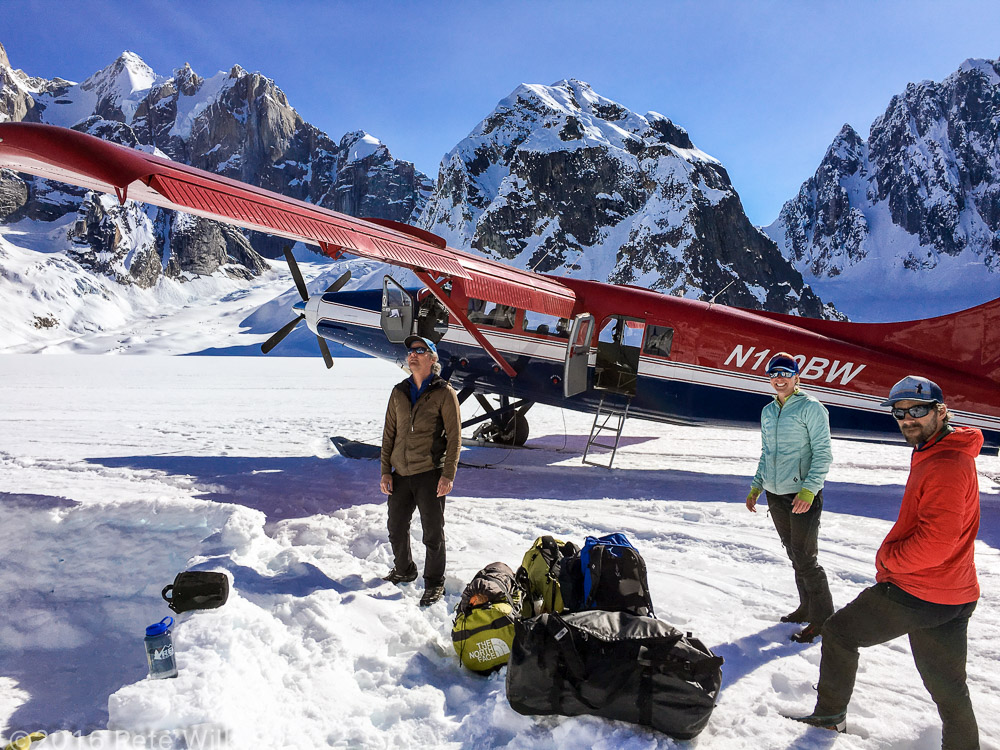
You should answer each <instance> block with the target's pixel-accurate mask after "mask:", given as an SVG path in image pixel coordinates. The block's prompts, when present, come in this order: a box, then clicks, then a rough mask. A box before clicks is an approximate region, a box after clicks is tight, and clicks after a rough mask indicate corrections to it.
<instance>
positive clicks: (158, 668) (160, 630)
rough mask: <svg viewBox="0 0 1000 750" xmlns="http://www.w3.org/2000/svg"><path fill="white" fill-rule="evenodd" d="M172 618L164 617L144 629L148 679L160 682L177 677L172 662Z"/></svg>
mask: <svg viewBox="0 0 1000 750" xmlns="http://www.w3.org/2000/svg"><path fill="white" fill-rule="evenodd" d="M173 624H174V618H173V617H164V618H163V619H162V620H160V621H159V622H157V623H155V624H153V625H150V626H149V627H148V628H146V637H145V638H144V639H143V640H144V641H145V643H146V661H147V662H149V677H150V679H153V680H162V679H164V678H167V677H176V676H177V662H175V661H174V641H173V639H172V638H171V637H170V626H171V625H173Z"/></svg>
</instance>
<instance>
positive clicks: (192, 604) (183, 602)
mask: <svg viewBox="0 0 1000 750" xmlns="http://www.w3.org/2000/svg"><path fill="white" fill-rule="evenodd" d="M168 593H170V594H171V595H170V596H167V594H168ZM162 596H163V600H164V601H165V602H166V603H167V604H168V605H169V606H170V609H172V610H173V611H174V612H177V613H180V612H187V611H188V610H190V609H215V608H216V607H221V606H222V605H223V604H225V603H226V599H228V598H229V577H228V576H227V575H226V574H225V573H213V572H211V571H207V570H185V571H184V572H183V573H178V574H177V577H176V578H174V582H173V583H172V584H171V585H169V586H165V587H164V589H163V593H162Z"/></svg>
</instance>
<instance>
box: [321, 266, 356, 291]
mask: <svg viewBox="0 0 1000 750" xmlns="http://www.w3.org/2000/svg"><path fill="white" fill-rule="evenodd" d="M350 280H351V269H347V270H346V271H344V273H342V274H341V275H340V278H339V279H337V280H336V281H335V282H333V283H332V284H330V286H328V287H327V288H326V292H324V294H330V293H332V292H339V291H340V290H341V289H343V288H344V284H346V283H347V282H348V281H350Z"/></svg>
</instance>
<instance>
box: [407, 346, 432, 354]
mask: <svg viewBox="0 0 1000 750" xmlns="http://www.w3.org/2000/svg"><path fill="white" fill-rule="evenodd" d="M429 351H430V349H428V348H427V347H426V346H415V347H413V348H412V349H410V350H409V352H410V354H427V352H429ZM407 356H409V355H407Z"/></svg>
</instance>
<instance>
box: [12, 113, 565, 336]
mask: <svg viewBox="0 0 1000 750" xmlns="http://www.w3.org/2000/svg"><path fill="white" fill-rule="evenodd" d="M0 166H2V167H7V168H9V169H13V170H15V171H19V172H26V173H28V174H33V175H36V176H38V177H43V178H46V179H52V180H57V181H60V182H67V183H70V184H72V185H78V186H80V187H83V188H87V189H89V190H96V191H100V192H103V193H109V194H113V195H116V196H117V197H118V200H119V201H122V202H124V201H125V200H126V199H128V198H132V199H134V200H138V201H143V202H145V203H150V204H152V205H154V206H160V207H162V208H169V209H173V210H176V211H184V212H186V213H189V214H195V215H197V216H204V217H206V218H209V219H214V220H216V221H221V222H224V223H227V224H233V225H235V226H239V227H243V228H245V229H253V230H257V231H261V232H266V233H268V234H274V235H277V236H280V237H285V238H287V239H290V240H293V241H298V242H304V243H306V244H310V245H318V246H319V247H320V248H321V249H322V250H323V251H324V252H325V253H327V254H328V255H330V256H332V257H339V256H340V254H341V253H348V254H350V255H357V256H360V257H362V258H370V259H372V260H379V261H383V262H386V263H391V264H392V265H395V266H400V267H402V268H409V269H410V270H412V271H415V272H418V274H419V273H425V272H426V273H431V274H436V275H444V276H450V277H457V278H460V279H463V280H464V282H465V289H466V292H467V293H468V294H469V295H470V296H473V297H478V298H482V299H490V300H494V301H497V302H503V303H505V304H510V305H514V306H516V307H521V308H525V309H530V310H536V311H538V312H543V313H546V314H548V315H556V316H559V317H567V318H568V317H571V315H572V311H573V305H574V303H575V300H576V295H575V294H574V293H573V292H572V291H571V290H570V289H569V288H568V287H566V286H564V285H563V284H560V283H559V282H558V281H556V280H554V279H549V278H545V277H542V276H540V275H538V274H534V273H531V272H529V271H524V270H521V269H517V268H512V267H511V266H507V265H504V264H502V263H498V262H495V261H491V260H488V259H486V258H481V257H478V256H475V255H471V254H469V253H464V252H461V251H459V250H455V249H453V248H449V247H447V245H446V243H445V242H444V240H443V239H441V238H440V237H437V236H436V235H433V234H431V233H430V232H425V231H423V230H419V229H416V228H414V227H409V226H407V225H405V224H399V223H397V222H390V221H381V220H375V221H372V220H365V219H358V218H355V217H352V216H348V215H346V214H341V213H337V212H336V211H331V210H329V209H326V208H322V207H320V206H315V205H312V204H311V203H305V202H303V201H298V200H294V199H292V198H286V197H285V196H282V195H279V194H277V193H273V192H270V191H268V190H262V189H260V188H255V187H253V186H251V185H247V184H244V183H241V182H237V181H236V180H230V179H228V178H226V177H221V176H219V175H216V174H212V173H211V172H206V171H204V170H200V169H195V168H194V167H189V166H186V165H184V164H180V163H178V162H174V161H170V160H169V159H164V158H161V157H157V156H153V155H151V154H147V153H143V152H141V151H136V150H133V149H129V148H125V147H123V146H119V145H117V144H113V143H108V142H107V141H103V140H101V139H100V138H95V137H94V136H90V135H87V134H85V133H79V132H77V131H75V130H69V129H67V128H60V127H55V126H53V125H39V124H32V123H0Z"/></svg>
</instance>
